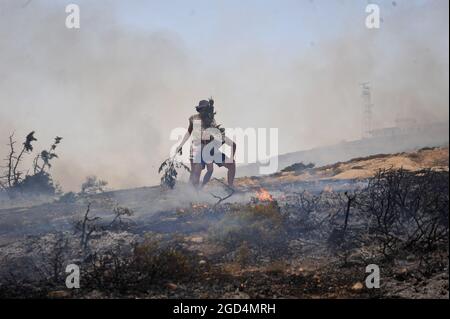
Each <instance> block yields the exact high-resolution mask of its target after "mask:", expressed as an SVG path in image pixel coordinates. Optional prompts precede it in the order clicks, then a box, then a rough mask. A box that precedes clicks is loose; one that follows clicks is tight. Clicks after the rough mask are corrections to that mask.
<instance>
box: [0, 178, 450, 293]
mask: <svg viewBox="0 0 450 319" xmlns="http://www.w3.org/2000/svg"><path fill="white" fill-rule="evenodd" d="M274 178H276V176H274V177H271V178H270V182H267V179H264V178H257V177H255V178H252V179H251V183H250V182H249V183H243V182H241V183H238V185H239V187H238V192H236V193H235V194H233V195H232V196H231V197H230V198H229V199H228V200H226V201H223V202H221V203H220V204H217V202H218V199H217V196H219V197H225V196H226V195H227V189H226V188H222V187H221V184H220V183H218V182H216V183H215V185H211V186H210V187H209V188H207V189H205V190H204V191H202V192H196V191H194V190H192V189H189V187H186V186H183V185H181V184H180V185H179V186H178V187H177V188H176V189H175V190H171V191H167V190H166V191H163V190H161V189H160V188H159V187H150V188H141V189H135V190H125V191H117V192H109V193H102V194H96V195H81V194H77V195H76V196H73V197H70V198H67V197H63V198H60V199H56V200H53V201H52V202H47V203H40V204H37V205H32V204H29V203H27V205H26V206H22V207H13V208H4V209H0V297H3V298H27V297H34V298H36V297H37V298H449V294H448V172H445V171H440V172H434V171H420V172H403V171H401V170H400V171H399V170H392V171H386V172H384V173H382V174H380V175H378V176H375V177H372V178H367V179H327V178H325V179H316V180H289V181H287V182H283V183H279V184H276V183H274V182H273V180H274ZM395 185H396V186H395ZM264 189H265V190H264ZM211 194H214V196H215V197H214V196H212V195H211ZM389 194H390V195H389ZM397 197H398V198H400V199H401V200H397V199H396V198H397ZM352 198H353V199H352ZM349 201H350V204H349ZM380 203H381V204H382V205H381V204H380ZM385 204H386V205H385ZM88 207H89V211H87V209H88ZM386 207H389V209H386ZM444 211H445V212H444ZM86 213H87V215H86ZM85 216H87V218H85ZM346 217H347V222H346ZM83 221H84V223H83ZM385 221H389V222H387V223H386V222H385ZM83 225H84V226H83ZM71 263H74V264H77V265H79V266H80V269H81V288H80V289H75V290H69V289H67V288H66V287H65V276H66V274H65V272H64V270H65V267H66V265H67V264H71ZM369 264H376V265H378V266H379V268H380V272H381V273H380V275H381V278H380V288H378V289H368V288H367V287H366V283H365V278H366V276H367V275H368V274H367V273H366V267H367V265H369Z"/></svg>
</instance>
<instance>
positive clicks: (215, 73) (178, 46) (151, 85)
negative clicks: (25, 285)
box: [0, 0, 449, 190]
mask: <svg viewBox="0 0 450 319" xmlns="http://www.w3.org/2000/svg"><path fill="white" fill-rule="evenodd" d="M28 2H29V0H0V144H1V145H0V155H1V156H2V157H3V154H5V152H6V146H4V144H6V142H7V137H8V134H9V133H10V132H15V134H16V136H17V137H18V138H19V139H22V138H23V137H24V136H25V135H26V134H27V133H28V132H29V131H31V130H36V136H37V137H38V139H39V141H38V143H37V144H36V148H37V149H42V148H44V147H47V146H48V145H49V144H50V143H51V139H52V138H53V137H54V136H56V135H59V136H63V137H64V140H63V143H62V144H61V147H60V149H59V155H60V159H59V160H58V161H57V162H55V166H54V176H55V179H56V180H57V181H59V182H60V183H61V185H62V186H63V188H64V190H70V189H78V188H79V185H80V184H81V181H82V180H83V179H84V178H85V177H86V175H90V174H95V175H98V176H99V177H102V178H104V179H106V180H108V181H110V184H111V186H113V187H114V188H120V187H131V186H142V185H152V184H155V183H157V182H158V179H159V177H158V175H157V172H156V169H157V166H158V164H159V163H160V162H161V161H162V160H163V159H164V158H165V157H167V153H168V151H169V149H170V147H171V146H172V144H173V142H172V141H170V140H169V134H170V132H171V130H172V129H174V128H176V127H180V126H181V127H184V126H187V118H188V117H189V116H190V115H192V113H193V112H194V105H196V103H197V102H198V101H199V100H200V99H203V98H207V97H209V96H213V97H214V98H215V99H216V109H217V121H218V122H219V123H222V125H223V126H225V127H242V128H247V127H255V128H258V127H267V128H269V127H276V128H278V129H279V135H280V143H279V150H280V153H286V152H291V151H296V150H302V149H307V148H312V147H316V146H321V145H327V144H333V143H336V142H339V141H342V140H349V139H356V138H359V136H360V134H361V126H360V124H361V97H360V87H359V83H360V82H364V81H370V82H371V84H372V87H373V100H374V103H375V110H374V111H375V118H374V121H375V126H377V127H384V126H390V125H393V124H394V120H395V118H396V117H398V116H400V117H413V118H416V119H418V120H420V121H425V122H432V121H436V120H442V119H445V118H447V117H448V114H449V108H448V102H449V94H448V85H449V81H448V58H449V57H448V46H449V43H448V23H449V22H448V21H449V20H448V1H447V0H421V1H419V0H416V1H412V0H396V1H373V2H374V3H378V4H379V5H380V8H381V14H382V19H383V22H382V25H381V28H380V29H379V30H369V29H367V28H366V27H365V24H364V21H365V18H366V15H367V14H366V13H365V7H366V5H367V3H368V1H365V0H361V1H358V0H347V1H345V0H320V1H318V0H314V1H313V0H304V1H301V0H292V1H290V0H282V1H275V0H272V1H267V0H247V1H237V0H227V1H213V0H209V1H206V0H203V1H195V0H192V1H181V0H179V1H148V0H128V1H119V0H117V1H114V0H96V1H87V0H83V1H82V0H80V1H75V0H73V1H62V0H32V1H31V2H29V3H28ZM69 3H76V4H79V6H80V9H81V29H79V30H69V29H67V28H65V19H66V13H65V6H66V5H67V4H69Z"/></svg>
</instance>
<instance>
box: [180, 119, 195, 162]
mask: <svg viewBox="0 0 450 319" xmlns="http://www.w3.org/2000/svg"><path fill="white" fill-rule="evenodd" d="M192 130H193V123H192V120H191V119H189V126H188V130H187V132H186V134H184V137H183V140H182V141H181V143H180V145H179V146H178V147H177V153H180V154H181V152H182V149H183V145H184V144H185V143H186V142H187V140H188V139H189V137H190V136H191V134H192Z"/></svg>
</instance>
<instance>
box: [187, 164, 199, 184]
mask: <svg viewBox="0 0 450 319" xmlns="http://www.w3.org/2000/svg"><path fill="white" fill-rule="evenodd" d="M201 173H202V165H201V164H198V163H191V175H190V178H189V181H190V182H191V184H192V185H194V186H195V187H198V184H200V175H201Z"/></svg>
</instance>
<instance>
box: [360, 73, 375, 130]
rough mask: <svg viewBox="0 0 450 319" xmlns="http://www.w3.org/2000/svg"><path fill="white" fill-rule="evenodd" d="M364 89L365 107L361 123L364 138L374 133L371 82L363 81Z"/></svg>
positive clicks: (362, 87) (362, 86)
mask: <svg viewBox="0 0 450 319" xmlns="http://www.w3.org/2000/svg"><path fill="white" fill-rule="evenodd" d="M361 89H362V94H361V95H362V99H363V107H362V125H361V133H362V138H368V137H371V135H372V129H373V127H372V109H373V103H372V94H371V91H370V83H369V82H364V83H361Z"/></svg>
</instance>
